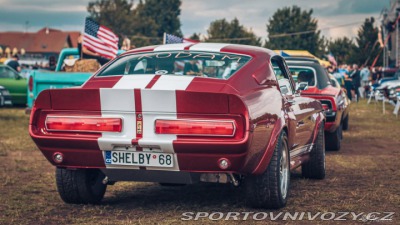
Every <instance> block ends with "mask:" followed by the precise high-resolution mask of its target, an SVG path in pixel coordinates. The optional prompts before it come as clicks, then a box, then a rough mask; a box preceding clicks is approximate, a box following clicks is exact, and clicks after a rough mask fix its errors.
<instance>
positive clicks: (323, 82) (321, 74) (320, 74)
mask: <svg viewBox="0 0 400 225" xmlns="http://www.w3.org/2000/svg"><path fill="white" fill-rule="evenodd" d="M286 63H287V65H288V67H289V69H290V67H296V66H301V67H311V68H313V69H314V70H315V71H316V73H317V74H316V76H317V87H318V88H319V89H323V88H325V87H327V86H328V85H329V84H330V81H329V76H328V75H327V74H328V72H326V70H325V68H324V67H323V66H322V65H321V64H319V63H317V62H314V61H287V62H286Z"/></svg>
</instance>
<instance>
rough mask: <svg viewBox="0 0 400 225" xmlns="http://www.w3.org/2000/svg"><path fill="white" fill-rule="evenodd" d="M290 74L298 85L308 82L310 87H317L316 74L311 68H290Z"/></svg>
mask: <svg viewBox="0 0 400 225" xmlns="http://www.w3.org/2000/svg"><path fill="white" fill-rule="evenodd" d="M290 73H291V74H292V78H293V80H294V81H295V82H296V83H301V82H307V83H308V86H315V83H316V80H317V79H316V73H315V70H314V69H313V68H310V67H290Z"/></svg>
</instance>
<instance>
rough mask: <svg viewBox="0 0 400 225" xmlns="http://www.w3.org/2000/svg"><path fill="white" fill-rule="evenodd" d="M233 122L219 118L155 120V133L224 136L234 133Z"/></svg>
mask: <svg viewBox="0 0 400 225" xmlns="http://www.w3.org/2000/svg"><path fill="white" fill-rule="evenodd" d="M235 130H236V126H235V122H234V121H232V120H230V121H221V120H156V122H155V132H156V134H176V135H192V136H225V137H232V136H234V134H235Z"/></svg>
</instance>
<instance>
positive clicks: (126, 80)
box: [113, 75, 154, 91]
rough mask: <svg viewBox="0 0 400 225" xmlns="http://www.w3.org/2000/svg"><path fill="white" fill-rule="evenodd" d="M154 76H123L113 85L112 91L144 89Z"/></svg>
mask: <svg viewBox="0 0 400 225" xmlns="http://www.w3.org/2000/svg"><path fill="white" fill-rule="evenodd" d="M153 78H154V75H125V76H122V78H121V79H120V80H119V81H118V82H117V83H116V84H115V85H114V87H113V89H130V90H132V91H133V89H135V88H140V89H141V88H145V87H146V86H147V84H149V83H150V81H151V80H152V79H153Z"/></svg>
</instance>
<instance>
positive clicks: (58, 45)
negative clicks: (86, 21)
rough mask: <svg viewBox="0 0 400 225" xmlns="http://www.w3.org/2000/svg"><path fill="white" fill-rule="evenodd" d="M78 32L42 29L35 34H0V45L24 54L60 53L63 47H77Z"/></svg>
mask: <svg viewBox="0 0 400 225" xmlns="http://www.w3.org/2000/svg"><path fill="white" fill-rule="evenodd" d="M78 36H79V32H75V31H69V32H68V31H67V32H64V31H61V30H56V29H51V28H43V29H41V30H39V31H37V32H35V33H33V32H29V33H25V32H0V45H2V46H6V47H9V48H10V49H11V50H12V49H13V48H17V49H18V51H19V50H20V49H21V48H23V49H25V52H33V53H46V52H56V53H58V52H60V51H61V49H63V48H65V47H77V39H78Z"/></svg>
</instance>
